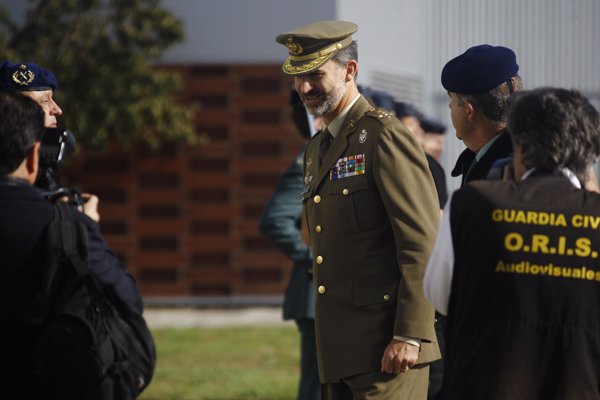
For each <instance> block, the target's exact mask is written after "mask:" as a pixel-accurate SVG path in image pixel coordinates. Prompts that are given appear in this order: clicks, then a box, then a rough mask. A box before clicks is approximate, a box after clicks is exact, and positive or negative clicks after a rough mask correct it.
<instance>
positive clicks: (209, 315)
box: [144, 307, 293, 328]
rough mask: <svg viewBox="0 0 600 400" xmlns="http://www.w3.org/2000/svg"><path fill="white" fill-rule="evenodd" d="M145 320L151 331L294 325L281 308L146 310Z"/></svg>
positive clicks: (149, 308)
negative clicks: (175, 328)
mask: <svg viewBox="0 0 600 400" xmlns="http://www.w3.org/2000/svg"><path fill="white" fill-rule="evenodd" d="M144 317H145V318H146V322H147V323H148V326H149V327H150V328H164V327H179V328H187V327H193V326H201V327H221V326H243V325H245V326H248V325H288V324H289V325H293V321H283V320H282V319H281V308H278V307H255V308H242V309H231V308H226V309H202V308H152V307H147V308H146V309H145V310H144Z"/></svg>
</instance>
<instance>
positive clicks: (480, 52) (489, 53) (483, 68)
mask: <svg viewBox="0 0 600 400" xmlns="http://www.w3.org/2000/svg"><path fill="white" fill-rule="evenodd" d="M518 71H519V66H518V65H517V56H516V55H515V52H514V51H512V50H511V49H509V48H507V47H502V46H490V45H489V44H482V45H479V46H474V47H471V48H470V49H468V50H467V51H465V52H464V53H463V54H461V55H460V56H458V57H455V58H453V59H452V60H450V61H448V63H447V64H446V65H445V66H444V69H442V86H443V87H444V88H445V89H446V90H447V91H449V92H454V93H460V94H473V93H479V92H485V91H487V90H491V89H493V88H495V87H496V86H498V85H500V84H501V83H502V82H506V81H508V80H509V79H510V78H512V77H513V76H515V75H517V72H518Z"/></svg>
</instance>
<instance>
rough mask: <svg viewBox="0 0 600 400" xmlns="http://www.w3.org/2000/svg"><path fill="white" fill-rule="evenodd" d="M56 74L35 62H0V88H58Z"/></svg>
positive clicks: (18, 89)
mask: <svg viewBox="0 0 600 400" xmlns="http://www.w3.org/2000/svg"><path fill="white" fill-rule="evenodd" d="M57 87H58V82H57V81H56V77H55V76H54V74H53V73H52V72H50V71H48V70H47V69H44V68H42V67H40V66H38V65H36V64H33V63H19V64H13V63H11V62H10V61H2V62H0V90H17V91H33V90H53V91H54V90H56V88H57Z"/></svg>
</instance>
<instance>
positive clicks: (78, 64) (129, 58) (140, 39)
mask: <svg viewBox="0 0 600 400" xmlns="http://www.w3.org/2000/svg"><path fill="white" fill-rule="evenodd" d="M182 37H183V28H182V23H181V21H179V20H177V19H176V18H175V17H174V16H173V15H172V14H170V13H169V12H168V11H166V10H164V9H162V8H160V5H159V0H30V6H29V10H28V12H27V16H26V18H25V21H24V22H23V24H22V25H20V26H18V25H16V24H15V23H13V22H12V21H10V19H9V18H8V16H7V14H6V12H5V11H3V10H2V11H0V59H9V60H11V61H13V62H19V61H30V62H34V63H36V64H39V65H41V66H42V67H44V68H47V69H50V70H51V71H52V72H54V73H55V75H56V77H57V79H58V82H59V87H58V90H57V93H56V95H55V98H56V100H57V102H58V104H59V105H60V106H61V108H62V109H63V118H64V121H65V125H66V126H67V127H68V128H69V129H70V130H72V131H73V132H75V133H76V135H77V138H78V143H79V144H82V145H83V146H84V147H88V148H103V147H104V146H105V145H106V144H107V143H109V142H110V141H113V140H116V141H117V142H119V143H121V144H122V145H124V146H127V145H131V144H134V143H140V142H141V143H146V144H149V145H150V146H152V147H156V146H158V145H159V144H160V143H161V141H164V140H167V141H168V140H177V141H181V140H183V141H185V142H188V143H191V142H193V141H194V138H195V136H194V134H195V133H194V126H193V122H192V121H193V115H194V110H193V108H191V107H184V106H182V105H178V104H176V103H175V101H174V96H173V95H174V94H175V93H176V92H177V90H178V88H179V84H180V83H179V81H178V79H177V78H178V77H177V76H176V75H175V74H173V73H170V72H166V71H161V70H159V69H157V68H155V67H153V62H154V61H156V60H157V59H158V58H159V57H160V56H161V54H162V53H163V52H164V51H165V50H166V49H167V48H168V47H170V46H172V45H173V44H175V43H176V42H178V41H180V40H181V39H182Z"/></svg>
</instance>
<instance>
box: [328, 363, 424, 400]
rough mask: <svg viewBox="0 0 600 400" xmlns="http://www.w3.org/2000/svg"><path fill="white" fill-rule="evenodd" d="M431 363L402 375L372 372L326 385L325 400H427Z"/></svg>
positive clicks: (416, 366)
mask: <svg viewBox="0 0 600 400" xmlns="http://www.w3.org/2000/svg"><path fill="white" fill-rule="evenodd" d="M428 383H429V364H419V365H415V366H414V367H412V368H411V369H409V370H408V371H406V372H402V373H401V374H400V375H391V374H386V373H383V372H379V371H378V372H369V373H366V374H360V375H355V376H351V377H349V378H345V379H342V380H341V381H340V382H338V383H326V384H323V385H322V392H321V393H322V396H323V399H324V400H425V399H426V398H427V385H428Z"/></svg>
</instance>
